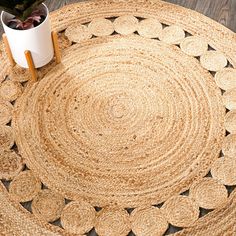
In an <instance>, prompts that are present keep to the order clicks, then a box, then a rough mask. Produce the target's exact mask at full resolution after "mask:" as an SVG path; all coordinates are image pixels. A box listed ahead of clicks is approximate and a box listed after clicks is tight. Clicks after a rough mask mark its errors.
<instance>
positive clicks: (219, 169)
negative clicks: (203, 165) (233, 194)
mask: <svg viewBox="0 0 236 236" xmlns="http://www.w3.org/2000/svg"><path fill="white" fill-rule="evenodd" d="M235 168H236V159H235V157H227V156H225V157H224V158H219V159H217V160H216V161H215V163H214V164H213V166H212V167H211V174H212V176H213V178H215V179H217V180H218V181H219V182H221V183H222V184H225V185H230V186H231V185H236V172H235Z"/></svg>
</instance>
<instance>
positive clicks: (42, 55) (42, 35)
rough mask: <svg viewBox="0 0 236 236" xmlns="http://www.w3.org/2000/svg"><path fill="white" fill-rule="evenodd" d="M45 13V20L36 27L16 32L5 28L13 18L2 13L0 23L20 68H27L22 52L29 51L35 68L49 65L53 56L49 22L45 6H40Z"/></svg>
mask: <svg viewBox="0 0 236 236" xmlns="http://www.w3.org/2000/svg"><path fill="white" fill-rule="evenodd" d="M40 9H41V10H43V11H44V12H45V15H46V19H45V20H44V21H43V22H42V23H41V24H40V25H38V26H37V27H35V28H32V29H28V30H16V29H12V28H10V27H8V26H7V21H8V20H9V19H12V18H13V17H14V16H13V15H11V14H9V13H7V12H2V14H1V21H2V25H3V28H4V31H5V33H6V36H7V39H8V42H9V45H10V48H11V52H12V55H13V58H14V60H15V62H16V63H17V64H18V65H20V66H21V67H24V68H28V64H27V61H26V59H25V54H24V52H25V51H26V50H29V51H30V52H31V54H32V57H33V61H34V65H35V67H36V68H39V67H42V66H44V65H46V64H47V63H49V62H50V61H51V60H52V58H53V55H54V51H53V43H52V37H51V28H50V20H49V11H48V8H47V6H46V5H45V4H42V5H41V6H40Z"/></svg>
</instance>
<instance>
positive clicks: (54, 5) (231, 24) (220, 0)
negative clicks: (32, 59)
mask: <svg viewBox="0 0 236 236" xmlns="http://www.w3.org/2000/svg"><path fill="white" fill-rule="evenodd" d="M80 1H86V0H60V1H58V0H46V1H45V2H46V4H47V6H48V7H49V9H50V11H53V10H55V9H58V8H60V7H62V6H63V5H66V4H69V3H74V2H80ZM166 1H167V2H171V3H175V4H178V5H181V6H184V7H187V8H191V9H193V10H196V11H198V12H200V13H202V14H204V15H206V16H208V17H210V18H212V19H214V20H216V21H218V22H220V23H221V24H223V25H225V26H226V27H228V28H230V29H231V30H233V31H234V32H236V0H166ZM2 32H3V30H2V27H0V36H1V35H2Z"/></svg>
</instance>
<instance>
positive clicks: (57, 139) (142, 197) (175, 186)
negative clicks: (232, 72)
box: [13, 36, 224, 207]
mask: <svg viewBox="0 0 236 236" xmlns="http://www.w3.org/2000/svg"><path fill="white" fill-rule="evenodd" d="M75 58H76V60H75ZM176 61H178V63H175V62H176ZM103 65H106V66H105V67H104V66H103ZM186 68H192V69H191V70H190V69H188V70H187V71H186ZM156 75H158V78H157V77H156ZM183 75H184V76H183ZM55 78H56V79H55ZM210 94H211V96H210ZM29 99H30V102H29ZM220 99H221V98H220V91H219V90H218V88H217V87H216V86H215V84H214V82H213V81H212V79H211V77H210V74H208V73H206V72H205V71H204V69H203V68H202V67H201V66H200V64H199V62H198V61H196V60H195V59H191V58H189V57H188V56H186V55H185V54H183V53H182V52H181V51H180V50H179V49H178V48H176V47H172V46H169V45H167V44H165V43H161V42H158V41H152V40H151V39H146V38H141V37H138V36H127V37H120V36H111V37H107V38H97V39H91V40H90V41H87V42H86V43H84V44H80V45H74V46H73V47H71V48H70V49H69V50H67V51H66V52H65V54H64V57H63V65H58V66H56V67H55V70H53V71H51V72H50V73H48V74H47V77H45V78H44V79H43V80H41V81H40V82H39V83H36V84H34V85H33V86H32V87H31V88H29V89H28V90H27V91H25V93H24V95H23V96H21V98H20V100H18V102H17V106H16V111H15V113H14V115H15V116H14V122H13V127H14V129H15V132H16V139H17V144H18V146H19V148H20V150H21V152H22V154H23V155H24V157H25V159H26V163H27V165H28V166H29V168H30V169H31V170H32V171H33V172H35V173H38V175H40V177H41V179H42V181H43V183H44V184H45V185H46V186H48V187H50V188H52V189H54V190H55V191H58V192H60V193H62V194H63V196H64V197H66V198H68V199H73V200H77V199H81V198H84V199H86V200H87V201H89V202H90V203H91V204H92V205H98V206H105V205H107V204H119V205H120V206H123V207H137V206H139V205H140V204H145V203H149V204H156V203H161V202H162V201H164V200H167V198H169V197H170V196H172V195H173V194H177V193H179V192H180V191H183V190H185V189H186V188H188V187H189V185H190V183H192V181H193V180H194V179H196V178H201V177H202V176H204V175H205V174H206V173H207V172H208V171H209V165H210V164H211V163H212V162H213V160H214V159H215V158H216V156H217V153H218V152H219V150H220V148H221V147H220V144H221V142H222V139H223V136H224V130H223V128H222V124H223V122H224V109H223V107H222V106H221V105H220V104H221V102H220V101H221V100H220ZM193 114H194V115H193ZM199 121H201V122H199ZM26 124H27V125H26ZM142 124H145V126H143V125H142ZM36 130H38V131H39V132H36ZM29 137H30V138H29ZM39 143H40V144H39ZM177 157H178V158H177ZM177 159H178V162H176V160H177ZM194 163H195V164H194Z"/></svg>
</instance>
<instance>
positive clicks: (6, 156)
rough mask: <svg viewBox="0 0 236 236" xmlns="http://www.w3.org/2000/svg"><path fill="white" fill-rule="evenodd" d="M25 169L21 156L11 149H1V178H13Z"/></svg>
mask: <svg viewBox="0 0 236 236" xmlns="http://www.w3.org/2000/svg"><path fill="white" fill-rule="evenodd" d="M22 169H23V161H22V159H21V157H20V156H18V155H17V154H16V153H15V152H12V151H10V150H7V151H5V150H2V149H1V150H0V178H1V179H4V180H11V179H13V178H14V177H15V176H17V175H18V174H19V172H20V171H21V170H22Z"/></svg>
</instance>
